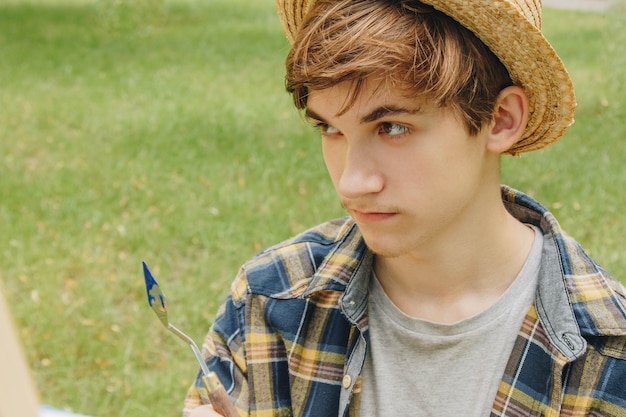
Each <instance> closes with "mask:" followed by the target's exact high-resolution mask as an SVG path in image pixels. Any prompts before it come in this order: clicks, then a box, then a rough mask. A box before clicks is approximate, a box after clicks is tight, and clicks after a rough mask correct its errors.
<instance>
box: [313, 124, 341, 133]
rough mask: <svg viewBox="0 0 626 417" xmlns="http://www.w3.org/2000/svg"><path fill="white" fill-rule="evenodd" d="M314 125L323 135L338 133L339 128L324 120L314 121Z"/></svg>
mask: <svg viewBox="0 0 626 417" xmlns="http://www.w3.org/2000/svg"><path fill="white" fill-rule="evenodd" d="M314 126H315V127H316V128H317V129H319V130H320V132H322V134H323V135H336V134H338V133H340V132H339V129H337V128H336V127H333V126H331V125H329V124H326V123H324V122H315V123H314Z"/></svg>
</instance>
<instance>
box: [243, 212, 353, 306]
mask: <svg viewBox="0 0 626 417" xmlns="http://www.w3.org/2000/svg"><path fill="white" fill-rule="evenodd" d="M354 228H355V224H354V222H353V221H352V220H351V219H350V218H349V217H344V218H340V219H335V220H331V221H328V222H325V223H322V224H319V225H317V226H315V227H312V228H310V229H308V230H306V231H305V232H303V233H301V234H298V235H297V236H295V237H293V238H291V239H288V240H285V241H283V242H281V243H278V244H276V245H274V246H271V247H269V248H267V249H265V250H263V251H261V252H260V253H258V254H257V255H255V256H254V257H253V258H251V259H250V260H248V261H247V262H246V263H244V264H243V265H242V267H241V269H240V270H239V274H238V276H237V279H236V280H235V282H234V283H233V287H232V288H231V295H232V296H233V299H234V300H235V299H241V300H242V301H243V298H245V296H246V295H248V294H251V293H252V294H257V295H265V296H268V297H275V298H294V297H297V296H299V295H300V294H301V293H302V292H303V291H304V290H305V289H306V287H307V286H308V285H309V283H310V281H311V279H312V278H313V277H314V275H315V273H316V272H317V271H318V269H319V268H320V266H321V265H322V264H323V263H324V260H325V259H326V258H327V257H328V256H329V254H331V253H333V252H335V251H336V250H337V249H338V247H340V246H341V245H344V244H345V243H346V240H349V239H358V237H356V236H354V233H351V232H352V231H353V230H354Z"/></svg>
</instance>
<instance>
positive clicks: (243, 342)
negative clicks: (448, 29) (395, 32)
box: [184, 187, 626, 417]
mask: <svg viewBox="0 0 626 417" xmlns="http://www.w3.org/2000/svg"><path fill="white" fill-rule="evenodd" d="M502 196H503V201H504V202H505V205H506V206H507V209H508V210H509V211H510V212H511V213H512V214H513V215H514V216H516V217H517V218H518V219H519V220H520V221H523V222H526V223H531V224H534V225H536V226H538V227H539V228H540V229H541V230H542V231H543V233H544V249H543V254H542V267H541V271H540V277H539V283H538V288H537V295H536V298H535V302H534V304H533V305H532V306H531V308H530V309H529V311H528V313H527V315H526V318H525V320H524V322H523V325H522V327H521V329H520V331H519V335H518V338H517V341H516V343H515V346H514V348H513V351H512V352H511V355H510V358H509V361H508V365H507V367H506V371H505V373H504V375H503V376H502V380H501V383H500V386H499V389H498V393H497V395H496V398H495V399H494V403H493V409H492V413H491V416H508V417H522V416H523V417H527V416H544V417H548V416H571V417H574V416H580V417H582V416H603V417H626V346H625V345H626V290H625V288H624V287H623V286H622V285H621V284H620V283H619V282H618V281H616V280H615V279H614V278H613V277H611V276H610V275H609V274H608V273H607V272H606V271H604V270H603V269H602V268H600V267H599V266H598V265H596V263H595V262H594V261H593V260H592V259H591V258H590V257H589V256H588V255H587V254H586V253H585V252H584V251H583V249H582V248H581V247H580V246H579V245H578V244H577V243H576V242H575V241H574V240H573V239H572V238H570V237H569V236H568V235H567V234H565V233H564V232H563V231H562V230H561V228H560V226H559V224H558V223H557V221H556V219H555V218H554V217H553V216H552V215H551V214H550V213H549V212H548V211H547V210H546V209H545V208H544V207H542V206H541V205H540V204H539V203H537V202H536V201H534V200H532V199H531V198H530V197H528V196H526V195H524V194H522V193H519V192H517V191H515V190H512V189H510V188H508V187H503V188H502ZM371 260H372V255H371V253H370V252H369V251H368V250H367V248H366V246H365V244H364V242H363V240H362V238H361V235H360V233H359V230H358V228H357V227H356V225H355V224H354V223H353V222H352V220H350V219H348V218H344V219H338V220H335V221H331V222H328V223H324V224H322V225H320V226H317V227H315V228H313V229H311V230H309V231H307V232H305V233H303V234H301V235H299V236H297V237H295V238H294V239H291V240H289V241H287V242H284V243H282V244H279V245H277V246H274V247H272V248H269V249H267V250H266V251H264V252H262V253H260V254H258V255H257V256H256V257H254V258H253V259H251V260H250V261H249V262H247V263H246V264H245V265H244V266H243V267H242V268H241V270H240V271H239V274H238V275H237V277H236V279H235V281H234V282H233V284H232V287H231V291H230V294H229V296H228V297H227V299H226V300H225V302H224V303H223V304H222V306H221V307H220V309H219V311H218V314H217V316H216V318H215V321H214V323H213V326H212V327H211V330H210V331H209V334H208V335H207V337H206V340H205V341H204V344H203V353H204V355H205V357H206V360H207V364H208V366H209V368H211V369H212V370H214V371H216V372H217V373H218V375H219V377H220V379H221V380H222V381H223V382H224V385H225V386H226V388H227V390H228V391H229V394H230V396H231V398H232V400H233V402H234V403H235V405H236V407H237V409H238V411H239V413H240V415H242V416H254V417H270V416H272V417H279V416H298V417H305V416H306V417H331V416H338V417H342V416H358V405H359V395H360V384H361V377H360V372H361V368H362V364H363V357H364V355H365V354H366V351H367V340H368V327H367V278H368V277H369V273H370V271H371ZM452 394H453V393H451V395H452ZM206 402H208V398H207V397H206V394H205V393H204V390H203V389H202V383H201V381H200V379H199V378H198V379H197V380H196V382H195V383H194V385H193V386H192V387H191V388H190V390H189V392H188V395H187V398H186V400H185V409H184V415H187V414H188V413H189V412H190V411H191V409H193V408H195V407H196V406H198V405H199V404H201V403H206ZM410 407H411V405H410V404H407V410H408V414H407V415H410V414H412V413H411V411H410V410H411V408H410Z"/></svg>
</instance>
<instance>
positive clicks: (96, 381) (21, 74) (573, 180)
mask: <svg viewBox="0 0 626 417" xmlns="http://www.w3.org/2000/svg"><path fill="white" fill-rule="evenodd" d="M625 20H626V19H625V18H624V13H623V12H616V13H611V14H610V17H609V15H601V14H600V15H598V14H589V13H577V12H562V11H558V12H557V11H554V10H547V11H546V12H545V22H544V28H545V31H546V33H547V34H548V37H549V38H550V39H551V40H552V41H553V42H554V44H555V46H556V49H557V50H558V51H559V52H560V53H561V55H562V56H563V59H564V61H565V62H566V65H567V66H568V68H569V69H570V72H571V73H572V77H573V78H574V81H575V84H576V86H577V91H578V97H579V111H578V115H577V122H576V124H575V125H574V126H573V127H572V128H571V129H570V130H569V131H568V132H567V134H566V136H565V137H564V138H563V139H562V140H560V141H559V142H557V143H556V144H555V145H553V146H551V147H549V148H547V149H546V150H545V151H540V152H537V153H534V154H529V155H524V156H522V157H521V158H505V164H504V169H503V175H504V181H505V182H507V183H508V184H510V185H512V186H514V187H516V188H520V189H522V190H525V191H528V192H530V193H531V194H532V195H534V196H536V197H537V198H539V199H540V200H542V201H543V202H544V203H545V204H546V205H548V206H549V207H550V208H551V209H553V210H554V212H555V214H556V215H557V216H558V217H559V219H560V220H561V221H562V223H563V224H564V226H565V227H566V229H567V230H569V231H570V233H571V234H573V235H574V236H575V237H576V238H577V239H579V240H580V241H581V242H582V243H583V244H584V245H585V246H586V247H588V248H589V250H590V251H591V252H592V253H593V254H594V256H596V258H597V259H598V261H600V263H602V264H603V265H605V266H607V267H608V268H609V269H610V270H611V271H612V272H613V273H614V274H615V275H617V276H619V277H622V279H625V278H626V249H625V246H624V242H623V238H622V237H623V236H624V235H625V234H626V220H625V219H624V216H623V207H624V206H626V196H625V193H624V192H623V190H624V189H626V165H625V164H624V161H626V145H625V144H624V137H625V136H626V128H625V127H624V122H623V121H624V120H626V109H625V106H626V100H625V99H624V97H625V96H626V87H625V83H626V75H625V72H624V70H623V68H625V67H626V58H625V57H626V53H625V52H626V51H625V50H624V45H626V34H624V31H623V30H622V28H623V27H624V26H623V25H624V23H625ZM287 50H288V45H287V42H286V41H285V39H284V36H283V35H282V32H281V30H280V26H279V23H278V19H277V18H276V17H275V14H274V9H273V2H272V1H267V2H260V1H253V2H251V1H244V0H211V1H197V0H171V1H163V0H162V1H148V0H141V1H140V0H136V1H134V2H123V1H119V0H117V1H116V0H94V1H80V0H65V1H62V0H56V1H55V0H39V1H37V2H34V1H31V2H24V1H17V0H13V1H7V2H4V3H3V5H1V6H0V56H1V57H2V58H1V59H2V65H0V85H2V88H0V109H1V110H0V172H1V174H0V193H1V194H0V197H1V198H0V222H1V224H2V230H3V233H2V235H3V240H2V244H1V246H0V262H1V263H0V264H1V265H2V266H1V268H0V279H1V281H2V284H3V285H4V288H5V291H6V293H7V294H6V295H7V298H8V300H9V302H10V304H11V306H12V309H13V313H14V315H15V318H16V321H17V324H18V326H19V328H20V335H21V337H22V340H23V342H24V345H25V348H26V351H27V354H28V359H29V362H30V364H31V366H32V368H33V371H34V377H35V379H36V381H37V383H38V385H39V387H40V390H41V393H42V399H43V401H45V402H47V403H51V404H53V405H55V406H58V407H67V408H71V409H73V410H76V411H79V412H82V413H87V414H93V415H96V416H98V417H113V416H116V417H122V416H132V417H134V416H143V415H151V414H155V415H157V414H158V415H178V414H179V410H180V407H181V401H182V398H183V396H184V394H185V391H186V388H187V386H188V385H189V384H190V382H191V379H192V377H193V375H194V373H195V370H196V364H195V363H194V359H193V357H192V355H191V352H190V351H189V349H188V347H187V346H185V345H184V344H183V343H182V342H180V341H179V340H177V339H175V338H174V337H173V336H172V335H170V334H169V333H167V332H166V331H165V330H164V329H163V328H162V327H160V323H159V322H158V320H157V319H156V317H154V315H153V313H152V312H151V311H150V309H149V308H148V305H147V302H146V297H145V292H144V288H143V278H142V276H141V268H140V263H141V261H142V260H146V261H148V263H149V264H150V266H151V268H152V269H153V272H155V274H156V276H157V278H158V279H159V281H160V284H161V286H162V287H163V290H164V291H165V293H166V294H167V296H168V299H169V301H170V310H171V312H170V315H171V317H170V318H171V320H172V321H173V322H174V323H175V324H176V325H177V326H178V327H180V328H181V329H183V330H185V331H187V332H188V333H189V334H190V335H191V336H192V337H193V338H194V339H196V340H198V341H200V340H201V338H202V337H203V336H204V334H205V332H206V330H207V328H208V326H209V324H210V321H211V319H212V316H213V314H214V312H215V310H216V308H217V306H218V304H219V302H220V300H221V298H222V297H223V296H224V294H225V292H226V290H227V287H228V285H229V283H230V281H231V280H232V278H233V277H234V274H235V273H236V271H237V268H238V267H239V265H240V264H241V263H242V262H243V261H245V260H246V259H247V258H248V257H250V256H251V255H252V254H253V253H255V252H256V251H257V250H259V249H260V248H262V247H265V246H268V245H270V244H273V243H275V242H277V241H279V240H282V239H284V238H286V237H288V236H291V235H293V234H294V233H297V232H299V231H301V230H303V229H304V228H306V227H308V226H310V225H313V224H316V223H318V222H321V221H323V220H325V219H327V218H330V217H336V216H338V215H341V214H342V211H341V208H340V207H339V205H338V203H337V202H336V201H335V200H336V199H335V196H334V191H333V190H332V186H331V184H330V181H329V180H328V179H327V176H326V173H325V169H324V166H323V162H322V160H321V156H320V154H319V149H318V147H319V141H318V139H317V138H316V137H315V134H314V133H313V131H312V130H311V129H309V128H308V127H307V126H306V124H305V123H304V122H303V121H302V118H301V117H300V116H299V115H298V114H297V113H296V111H295V110H293V109H292V105H291V102H290V98H289V97H288V96H287V95H286V94H285V93H283V60H284V56H285V54H286V52H287Z"/></svg>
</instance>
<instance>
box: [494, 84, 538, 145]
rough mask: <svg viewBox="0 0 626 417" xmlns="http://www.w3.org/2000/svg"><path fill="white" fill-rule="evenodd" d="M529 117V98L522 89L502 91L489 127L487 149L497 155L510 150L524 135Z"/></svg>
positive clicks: (514, 88)
mask: <svg viewBox="0 0 626 417" xmlns="http://www.w3.org/2000/svg"><path fill="white" fill-rule="evenodd" d="M528 116H529V106H528V96H526V93H525V92H524V90H523V89H522V88H521V87H518V86H516V85H514V86H510V87H506V88H505V89H503V90H502V91H500V93H499V94H498V97H497V98H496V104H495V106H494V116H493V121H492V123H491V125H490V127H489V132H488V141H487V149H489V150H490V151H491V152H495V153H504V152H506V151H507V150H509V149H510V148H511V146H513V145H514V144H515V143H516V142H517V141H518V140H519V138H520V137H521V136H522V133H524V130H525V129H526V124H527V123H528Z"/></svg>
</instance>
